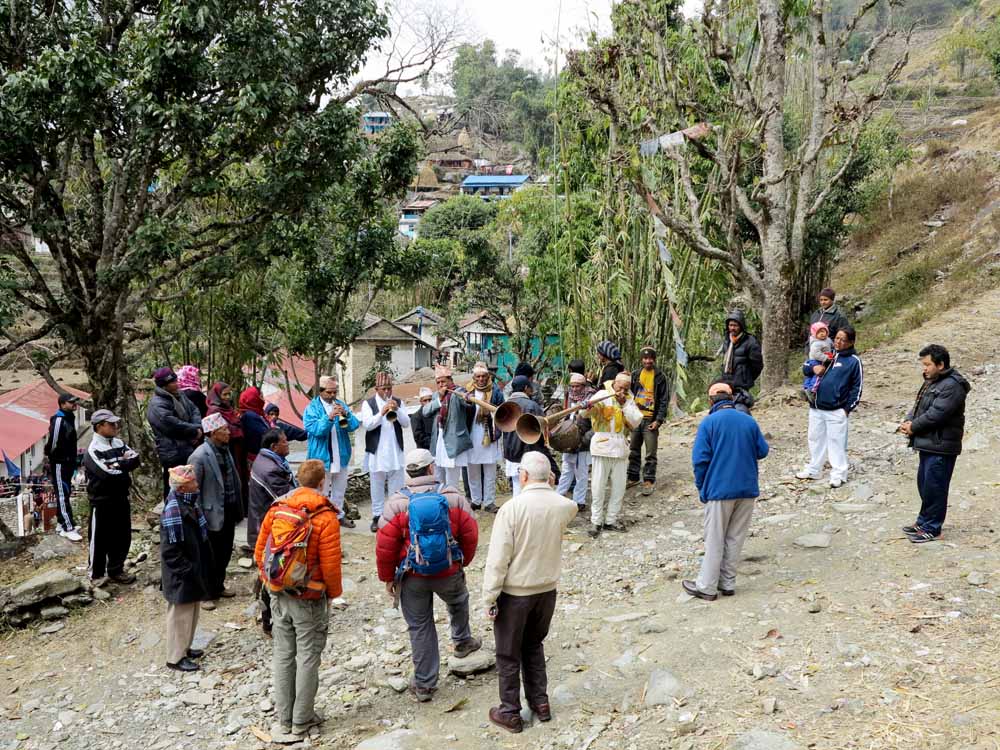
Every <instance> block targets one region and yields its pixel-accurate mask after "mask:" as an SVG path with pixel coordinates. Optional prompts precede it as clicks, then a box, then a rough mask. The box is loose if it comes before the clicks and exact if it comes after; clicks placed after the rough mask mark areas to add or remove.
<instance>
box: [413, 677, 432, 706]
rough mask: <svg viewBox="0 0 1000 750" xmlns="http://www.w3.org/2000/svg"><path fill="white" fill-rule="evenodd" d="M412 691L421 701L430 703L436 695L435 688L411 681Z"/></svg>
mask: <svg viewBox="0 0 1000 750" xmlns="http://www.w3.org/2000/svg"><path fill="white" fill-rule="evenodd" d="M410 692H411V693H413V695H414V697H415V698H416V699H417V700H418V701H419V702H420V703H428V702H430V700H431V699H432V698H433V697H434V688H429V687H420V686H419V685H418V684H417V683H415V682H410Z"/></svg>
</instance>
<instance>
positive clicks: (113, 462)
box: [83, 409, 139, 586]
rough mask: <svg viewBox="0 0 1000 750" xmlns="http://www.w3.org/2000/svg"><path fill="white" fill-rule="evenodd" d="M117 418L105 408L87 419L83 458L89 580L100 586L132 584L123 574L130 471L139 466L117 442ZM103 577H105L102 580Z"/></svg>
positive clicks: (129, 525)
mask: <svg viewBox="0 0 1000 750" xmlns="http://www.w3.org/2000/svg"><path fill="white" fill-rule="evenodd" d="M119 422H121V418H120V417H117V416H115V415H114V414H112V413H111V412H110V411H108V410H107V409H98V410H97V411H95V412H94V413H93V414H92V415H91V416H90V424H91V425H93V427H94V437H93V438H91V441H90V446H89V447H88V448H87V452H86V454H84V457H83V470H84V473H85V474H86V476H87V496H88V497H89V498H90V528H89V529H88V532H89V538H90V580H91V581H92V582H93V583H94V585H95V586H102V585H104V583H106V582H107V578H110V579H111V580H112V581H114V582H115V583H122V584H126V585H127V584H130V583H135V576H134V575H132V574H131V573H127V572H126V571H125V558H126V557H128V551H129V547H131V546H132V506H131V505H130V504H129V497H128V494H129V489H131V487H132V477H131V476H130V475H131V472H133V471H135V470H136V469H137V468H138V466H139V454H138V453H136V452H135V451H134V450H132V449H131V448H129V447H128V446H127V445H125V443H124V442H122V441H121V440H119V439H118V427H119ZM105 576H107V578H105Z"/></svg>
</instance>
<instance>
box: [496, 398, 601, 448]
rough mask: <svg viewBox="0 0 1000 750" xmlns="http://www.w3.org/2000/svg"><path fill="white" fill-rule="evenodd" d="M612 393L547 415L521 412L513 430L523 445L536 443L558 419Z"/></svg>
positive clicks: (591, 404) (588, 406)
mask: <svg viewBox="0 0 1000 750" xmlns="http://www.w3.org/2000/svg"><path fill="white" fill-rule="evenodd" d="M614 395H615V394H614V393H609V394H607V395H605V396H601V397H600V398H598V399H590V400H589V401H586V402H584V403H582V404H578V405H576V406H571V407H570V408H569V409H563V410H562V411H557V412H556V413H555V414H550V415H549V416H547V417H538V416H535V415H534V414H522V415H521V416H520V417H518V419H517V423H516V424H515V426H514V430H515V431H516V432H517V436H518V437H519V438H521V442H523V443H524V444H525V445H533V444H534V443H537V442H538V441H539V439H541V437H542V436H543V435H545V436H546V437H547V436H548V433H549V430H550V429H552V428H553V427H555V426H556V425H558V424H559V420H561V419H562V418H563V417H567V416H569V415H570V414H573V413H575V412H578V411H581V410H583V409H589V408H590V407H591V406H593V405H594V404H596V403H597V402H598V401H606V400H607V399H609V398H613V397H614ZM579 440H580V438H579V435H578V436H577V442H578V443H579Z"/></svg>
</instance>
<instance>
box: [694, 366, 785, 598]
mask: <svg viewBox="0 0 1000 750" xmlns="http://www.w3.org/2000/svg"><path fill="white" fill-rule="evenodd" d="M708 399H709V401H711V402H712V408H711V410H710V411H709V413H708V416H707V417H705V419H703V420H702V422H701V424H700V425H699V426H698V435H697V437H695V440H694V448H693V450H692V451H691V463H692V464H693V465H694V483H695V486H696V487H697V488H698V495H699V497H700V498H701V502H702V503H703V504H704V505H705V557H704V558H703V559H702V562H701V572H700V573H699V574H698V580H697V581H682V582H681V585H682V586H683V587H684V591H685V592H687V593H688V594H690V595H691V596H695V597H698V598H699V599H704V600H705V601H709V602H714V601H715V600H716V599H717V598H718V596H719V594H722V595H723V596H732V595H733V594H735V593H736V563H737V561H738V560H739V557H740V550H742V549H743V541H744V540H745V539H746V537H747V532H748V531H749V530H750V517H751V516H752V515H753V504H754V500H756V499H757V496H758V495H759V494H760V488H759V486H758V482H757V462H758V461H760V460H761V459H762V458H765V457H766V456H767V453H768V450H769V449H768V445H767V441H766V440H765V439H764V435H763V434H762V433H761V431H760V428H759V427H758V426H757V422H756V421H755V420H754V418H753V417H751V416H750V415H749V414H746V413H744V412H742V411H739V410H738V409H736V404H735V403H734V402H733V389H732V386H730V385H729V383H726V382H716V383H713V384H712V385H711V387H710V388H709V389H708Z"/></svg>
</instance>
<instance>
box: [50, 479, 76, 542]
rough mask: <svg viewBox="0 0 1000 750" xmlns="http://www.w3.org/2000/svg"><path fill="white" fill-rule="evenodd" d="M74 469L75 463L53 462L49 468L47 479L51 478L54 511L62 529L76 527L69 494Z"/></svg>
mask: <svg viewBox="0 0 1000 750" xmlns="http://www.w3.org/2000/svg"><path fill="white" fill-rule="evenodd" d="M74 471H76V463H75V462H72V463H58V464H57V463H53V464H52V468H51V469H50V470H49V479H51V480H52V491H53V492H54V493H55V495H56V502H57V506H56V513H57V514H58V515H57V518H58V520H59V527H60V528H61V529H62V530H63V531H69V530H70V529H73V528H76V521H75V520H73V504H72V502H71V501H70V494H71V493H72V491H73V472H74Z"/></svg>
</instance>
